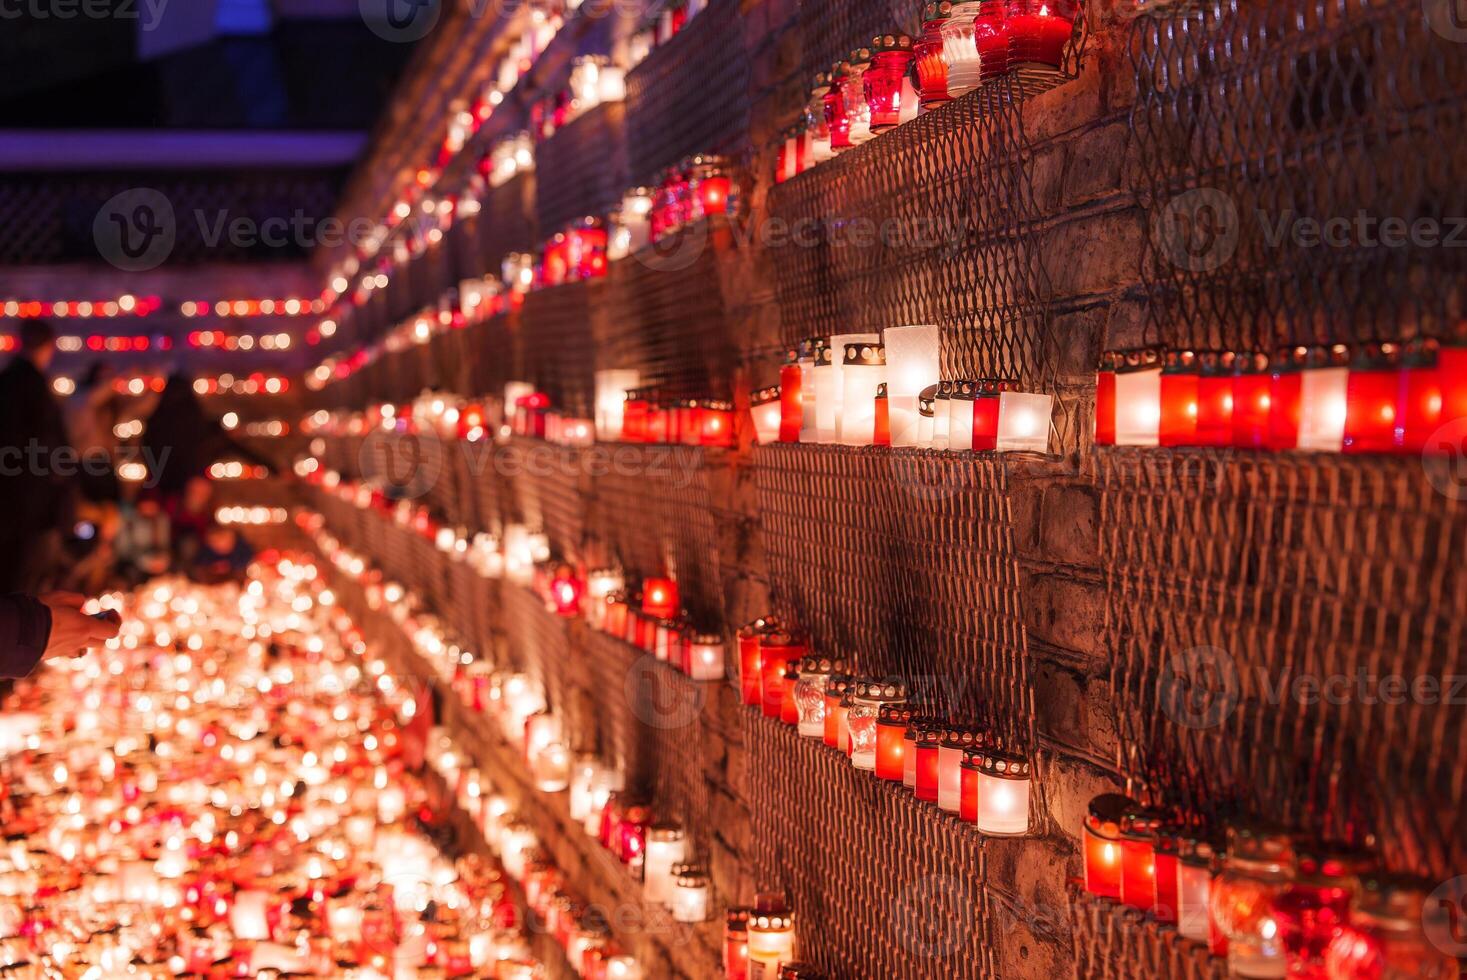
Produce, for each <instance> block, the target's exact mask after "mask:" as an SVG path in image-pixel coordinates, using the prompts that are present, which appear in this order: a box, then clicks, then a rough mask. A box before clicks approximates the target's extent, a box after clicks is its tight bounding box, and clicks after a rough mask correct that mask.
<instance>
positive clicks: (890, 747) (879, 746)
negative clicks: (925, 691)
mask: <svg viewBox="0 0 1467 980" xmlns="http://www.w3.org/2000/svg"><path fill="white" fill-rule="evenodd" d="M914 714H915V711H914V709H913V708H912V706H911V705H909V704H883V705H881V706H880V707H879V708H878V709H877V714H876V778H877V779H886V780H889V781H891V782H894V783H899V782H901V781H902V773H903V771H904V769H905V768H906V755H907V749H906V735H907V727H908V726H909V725H911V723H912V717H913V715H914Z"/></svg>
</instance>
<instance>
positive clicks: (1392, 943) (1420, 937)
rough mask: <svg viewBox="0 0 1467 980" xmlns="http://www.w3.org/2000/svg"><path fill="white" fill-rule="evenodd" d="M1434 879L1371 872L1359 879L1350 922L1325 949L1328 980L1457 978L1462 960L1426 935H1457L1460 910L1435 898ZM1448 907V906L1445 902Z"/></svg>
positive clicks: (1434, 979)
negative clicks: (1432, 897)
mask: <svg viewBox="0 0 1467 980" xmlns="http://www.w3.org/2000/svg"><path fill="white" fill-rule="evenodd" d="M1431 890H1432V884H1430V883H1426V882H1423V881H1421V880H1419V879H1416V878H1412V877H1409V876H1406V875H1389V874H1378V873H1371V874H1367V875H1365V876H1364V877H1363V878H1362V879H1361V881H1360V888H1359V892H1358V894H1357V896H1356V899H1355V907H1354V909H1353V911H1352V913H1351V916H1350V922H1349V924H1348V925H1345V926H1342V927H1341V928H1340V929H1339V930H1338V931H1337V932H1336V933H1335V934H1334V936H1333V938H1331V939H1330V941H1329V945H1328V946H1327V947H1326V949H1325V952H1324V974H1323V976H1324V977H1326V978H1327V980H1362V978H1366V980H1456V978H1457V976H1458V975H1459V966H1458V963H1457V960H1456V959H1454V958H1453V957H1451V956H1449V955H1448V954H1447V953H1446V952H1445V951H1444V950H1442V949H1439V948H1438V947H1437V946H1436V945H1435V944H1434V943H1433V942H1432V941H1431V939H1429V938H1428V937H1427V933H1426V930H1428V929H1429V930H1430V931H1431V933H1432V935H1435V936H1452V935H1453V931H1452V930H1453V929H1454V927H1458V923H1457V921H1456V919H1455V918H1454V917H1455V916H1457V915H1459V914H1460V909H1458V908H1456V907H1455V904H1453V903H1441V904H1436V903H1431V902H1429V901H1428V898H1427V895H1428V893H1429V892H1430V891H1431ZM1444 906H1445V907H1444Z"/></svg>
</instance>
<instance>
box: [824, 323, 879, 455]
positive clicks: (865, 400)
mask: <svg viewBox="0 0 1467 980" xmlns="http://www.w3.org/2000/svg"><path fill="white" fill-rule="evenodd" d="M885 380H886V349H885V348H884V347H882V346H881V345H880V344H872V343H854V344H846V345H845V354H844V360H843V361H842V366H841V369H840V375H839V380H838V382H837V384H838V385H839V387H840V389H841V408H840V412H839V413H838V414H837V416H836V422H835V428H836V441H837V442H839V443H841V444H842V445H846V446H869V445H871V444H872V442H873V441H874V440H875V433H876V392H877V389H878V388H879V387H880V386H881V384H882V383H883V382H884V381H885Z"/></svg>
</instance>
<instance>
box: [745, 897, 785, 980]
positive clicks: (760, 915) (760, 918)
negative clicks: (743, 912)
mask: <svg viewBox="0 0 1467 980" xmlns="http://www.w3.org/2000/svg"><path fill="white" fill-rule="evenodd" d="M794 959H795V917H794V913H793V912H790V911H788V910H784V909H758V908H756V909H755V910H754V913H753V914H752V915H750V916H749V976H750V978H751V980H753V978H756V977H757V978H760V980H763V978H771V980H772V978H775V977H777V976H778V971H779V968H780V967H781V966H783V965H784V964H786V963H793V962H794Z"/></svg>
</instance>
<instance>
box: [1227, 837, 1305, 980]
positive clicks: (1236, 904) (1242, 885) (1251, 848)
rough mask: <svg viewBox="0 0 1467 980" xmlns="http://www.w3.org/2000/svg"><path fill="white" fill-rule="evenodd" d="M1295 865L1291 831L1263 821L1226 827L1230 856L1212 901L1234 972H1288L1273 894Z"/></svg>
mask: <svg viewBox="0 0 1467 980" xmlns="http://www.w3.org/2000/svg"><path fill="white" fill-rule="evenodd" d="M1291 864H1292V846H1291V844H1290V840H1289V837H1288V835H1287V834H1283V833H1280V832H1278V831H1277V830H1274V829H1272V828H1270V827H1267V826H1261V825H1246V824H1240V825H1234V826H1231V827H1229V828H1228V847H1227V859H1226V860H1225V861H1224V862H1223V866H1222V871H1221V872H1220V873H1219V874H1218V875H1217V877H1216V878H1214V879H1213V882H1212V891H1211V896H1210V901H1211V905H1212V914H1213V917H1214V919H1215V920H1216V922H1217V928H1218V929H1219V930H1220V931H1221V932H1222V934H1223V936H1224V937H1226V939H1227V944H1228V969H1229V971H1230V972H1231V973H1232V975H1234V976H1243V977H1275V976H1283V975H1284V973H1285V972H1286V965H1285V960H1284V952H1283V946H1282V943H1281V941H1280V937H1279V923H1278V920H1277V919H1275V918H1274V899H1276V898H1277V897H1278V896H1279V894H1281V893H1282V892H1283V890H1284V888H1285V887H1286V886H1287V885H1288V882H1289V874H1290V866H1291Z"/></svg>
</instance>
